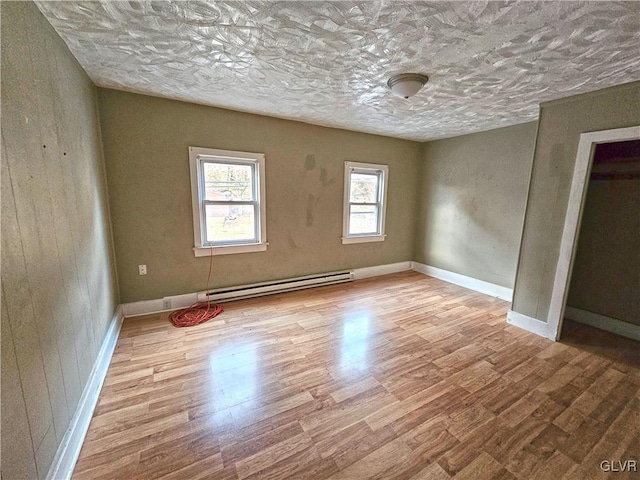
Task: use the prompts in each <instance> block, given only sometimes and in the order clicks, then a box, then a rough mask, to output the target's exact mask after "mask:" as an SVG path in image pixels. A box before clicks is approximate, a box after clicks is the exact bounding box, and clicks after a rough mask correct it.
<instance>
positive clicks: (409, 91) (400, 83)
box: [387, 73, 429, 98]
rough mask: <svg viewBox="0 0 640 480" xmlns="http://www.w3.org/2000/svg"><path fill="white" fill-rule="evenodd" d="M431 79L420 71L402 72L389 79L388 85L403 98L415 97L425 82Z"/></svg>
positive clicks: (395, 93)
mask: <svg viewBox="0 0 640 480" xmlns="http://www.w3.org/2000/svg"><path fill="white" fill-rule="evenodd" d="M427 81H429V77H427V76H426V75H421V74H419V73H401V74H399V75H394V76H393V77H391V78H390V79H389V81H388V82H387V85H388V86H389V88H390V89H391V91H392V92H393V94H394V95H396V96H398V97H402V98H409V97H413V96H414V95H415V94H416V93H418V90H420V89H421V88H422V87H423V86H424V84H425V83H427Z"/></svg>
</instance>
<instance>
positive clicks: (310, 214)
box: [307, 194, 320, 227]
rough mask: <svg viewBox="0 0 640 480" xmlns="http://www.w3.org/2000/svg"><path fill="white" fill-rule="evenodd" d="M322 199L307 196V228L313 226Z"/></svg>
mask: <svg viewBox="0 0 640 480" xmlns="http://www.w3.org/2000/svg"><path fill="white" fill-rule="evenodd" d="M319 200H320V199H319V198H316V197H315V196H314V195H311V194H309V195H307V227H312V226H313V221H314V219H315V208H316V205H317V204H318V201H319Z"/></svg>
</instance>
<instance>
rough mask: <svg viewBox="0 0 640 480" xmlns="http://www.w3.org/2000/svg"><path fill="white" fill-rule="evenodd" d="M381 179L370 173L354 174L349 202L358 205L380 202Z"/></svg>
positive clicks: (352, 175)
mask: <svg viewBox="0 0 640 480" xmlns="http://www.w3.org/2000/svg"><path fill="white" fill-rule="evenodd" d="M379 178H380V177H379V176H378V175H373V174H368V173H352V174H351V194H350V198H349V201H350V202H356V203H376V202H377V201H378V179H379Z"/></svg>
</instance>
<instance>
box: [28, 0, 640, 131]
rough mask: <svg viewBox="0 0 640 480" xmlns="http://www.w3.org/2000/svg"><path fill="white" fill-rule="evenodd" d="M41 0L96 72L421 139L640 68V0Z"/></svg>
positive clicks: (201, 98) (101, 78)
mask: <svg viewBox="0 0 640 480" xmlns="http://www.w3.org/2000/svg"><path fill="white" fill-rule="evenodd" d="M37 4H38V6H39V8H40V10H41V11H42V12H43V13H44V15H45V16H46V17H47V19H48V20H49V21H50V22H51V24H52V25H53V27H54V28H55V29H56V30H57V32H58V33H59V34H60V35H61V36H62V38H63V39H64V40H65V41H66V42H67V44H68V45H69V48H70V49H71V51H72V52H73V54H74V55H75V56H76V58H77V59H78V61H79V62H80V64H81V65H82V66H83V67H84V68H85V70H86V71H87V73H88V74H89V76H90V77H91V78H92V79H93V81H94V82H95V83H96V84H97V85H100V86H105V87H111V88H116V89H122V90H129V91H134V92H140V93H145V94H149V95H156V96H161V97H167V98H174V99H180V100H185V101H191V102H197V103H202V104H207V105H215V106H219V107H225V108H231V109H235V110H243V111H248V112H254V113H260V114H265V115H271V116H277V117H283V118H290V119H295V120H301V121H305V122H309V123H314V124H319V125H328V126H334V127H341V128H347V129H350V130H358V131H364V132H369V133H377V134H382V135H389V136H394V137H401V138H408V139H413V140H430V139H435V138H442V137H450V136H454V135H459V134H463V133H470V132H474V131H481V130H488V129H491V128H497V127H500V126H506V125H512V124H516V123H522V122H526V121H529V120H534V119H536V118H537V115H538V104H539V103H540V102H541V101H545V100H551V99H556V98H561V97H566V96H570V95H574V94H577V93H582V92H586V91H591V90H597V89H600V88H604V87H607V86H611V85H617V84H620V83H626V82H630V81H633V80H639V79H640V47H639V45H640V3H639V2H570V1H564V2H563V1H559V2H516V3H511V2H486V1H476V2H399V1H393V2H392V1H359V2H342V1H338V2H335V1H334V2H320V1H311V2H267V1H258V2H254V1H234V2H212V1H208V2H166V1H165V2H163V1H152V2H134V1H130V2H111V1H109V2H44V1H40V2H37ZM401 72H420V73H425V74H427V75H429V77H430V78H431V79H430V81H429V83H428V84H427V85H426V86H425V87H424V88H423V90H421V91H420V92H419V93H418V94H417V95H416V96H415V97H412V98H410V99H408V100H405V99H402V98H397V97H394V96H392V95H391V92H390V91H389V90H388V88H387V87H386V81H387V79H388V78H389V77H390V76H391V75H394V74H396V73H401Z"/></svg>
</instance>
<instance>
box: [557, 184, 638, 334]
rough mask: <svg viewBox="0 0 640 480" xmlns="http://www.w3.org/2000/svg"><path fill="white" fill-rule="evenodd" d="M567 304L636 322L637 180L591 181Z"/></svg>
mask: <svg viewBox="0 0 640 480" xmlns="http://www.w3.org/2000/svg"><path fill="white" fill-rule="evenodd" d="M567 305H570V306H572V307H575V308H579V309H581V310H587V311H589V312H594V313H599V314H600V315H604V316H607V317H611V318H615V319H618V320H622V321H625V322H629V323H635V324H636V325H640V180H638V179H624V180H622V179H616V180H591V181H590V182H589V189H588V191H587V198H586V202H585V206H584V213H583V214H582V226H581V227H580V239H579V240H578V250H577V252H576V259H575V262H574V266H573V274H572V276H571V287H570V289H569V297H568V299H567Z"/></svg>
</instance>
